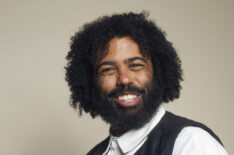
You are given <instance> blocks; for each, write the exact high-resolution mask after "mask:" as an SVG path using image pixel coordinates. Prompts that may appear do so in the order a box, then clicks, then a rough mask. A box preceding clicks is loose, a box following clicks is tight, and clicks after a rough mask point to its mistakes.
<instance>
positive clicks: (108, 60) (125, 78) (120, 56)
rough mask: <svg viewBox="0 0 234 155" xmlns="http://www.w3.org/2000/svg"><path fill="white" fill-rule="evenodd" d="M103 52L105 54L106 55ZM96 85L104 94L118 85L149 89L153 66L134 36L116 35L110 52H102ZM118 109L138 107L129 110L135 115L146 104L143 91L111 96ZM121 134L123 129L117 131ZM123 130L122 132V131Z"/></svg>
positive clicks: (99, 54)
mask: <svg viewBox="0 0 234 155" xmlns="http://www.w3.org/2000/svg"><path fill="white" fill-rule="evenodd" d="M103 52H104V53H105V54H104V56H103ZM94 70H95V75H96V76H95V79H94V80H95V84H96V85H97V87H98V88H100V90H101V95H102V96H108V94H109V93H110V92H111V91H112V90H114V89H116V88H118V87H121V86H122V87H123V86H124V87H127V86H133V87H136V88H141V89H144V90H145V91H146V94H147V90H148V89H147V86H149V85H150V83H151V82H152V78H153V67H152V62H151V60H150V59H148V58H146V57H144V56H143V55H142V54H141V51H140V48H139V46H138V45H137V43H136V42H134V41H133V40H132V39H131V38H130V37H121V38H118V37H115V38H113V39H112V40H110V42H109V44H108V47H107V49H106V51H98V52H97V59H96V62H95V66H94ZM126 95H135V96H136V97H135V98H134V99H133V100H130V101H126V100H124V101H123V100H120V99H119V96H126ZM110 100H113V101H114V102H112V103H114V104H115V108H116V109H118V110H119V111H121V108H119V107H133V106H134V107H136V108H133V109H132V110H129V111H127V112H126V111H125V113H126V115H134V113H136V112H137V111H138V110H139V109H140V108H141V107H142V105H143V104H142V94H137V93H131V92H124V93H122V94H117V95H116V96H114V97H111V98H110ZM115 133H116V134H118V135H119V130H116V131H115ZM120 133H121V132H120Z"/></svg>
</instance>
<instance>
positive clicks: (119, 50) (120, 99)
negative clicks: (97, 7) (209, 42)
mask: <svg viewBox="0 0 234 155" xmlns="http://www.w3.org/2000/svg"><path fill="white" fill-rule="evenodd" d="M146 16H147V15H146V14H144V13H140V14H135V13H126V14H116V15H113V16H109V17H108V16H105V17H102V18H99V19H98V20H96V21H94V22H92V23H89V24H86V25H85V26H84V27H83V29H82V30H81V31H79V32H77V33H76V34H75V36H74V37H72V43H71V50H70V51H69V53H68V55H67V60H68V64H67V67H66V71H67V72H66V80H67V82H68V84H69V86H70V90H71V93H72V94H71V103H72V106H73V107H74V108H77V106H78V107H79V110H80V113H82V111H83V110H84V111H85V112H87V113H90V115H91V116H92V117H93V118H94V117H96V116H99V115H100V116H101V117H102V119H103V120H104V121H106V122H107V123H109V124H110V136H109V137H107V138H106V139H105V140H104V141H102V142H101V143H100V144H98V145H97V146H96V147H94V148H93V149H92V150H91V151H90V152H89V153H88V154H89V155H93V154H97V155H102V154H103V155H121V154H125V155H132V154H136V155H171V154H173V155H193V154H199V155H201V154H202V155H208V154H209V155H211V154H212V155H224V154H227V153H226V151H225V150H224V148H223V146H222V143H221V141H220V140H219V138H218V137H217V136H216V135H215V134H214V133H213V132H212V131H211V130H210V129H209V128H207V127H206V126H205V125H202V124H200V123H198V122H194V121H192V120H188V119H185V118H182V117H179V116H176V115H173V114H172V113H169V112H166V111H165V110H164V109H163V108H162V107H161V106H160V105H161V104H162V103H163V102H165V103H167V102H169V101H173V100H174V99H176V98H178V97H179V94H180V89H181V85H180V82H181V81H182V69H181V63H180V60H179V58H178V56H177V54H176V51H175V49H174V48H173V46H172V44H171V43H170V42H168V41H167V40H166V38H165V36H164V33H163V32H162V31H161V30H160V29H159V28H158V27H157V26H156V25H155V24H154V23H153V22H152V21H150V20H148V19H146Z"/></svg>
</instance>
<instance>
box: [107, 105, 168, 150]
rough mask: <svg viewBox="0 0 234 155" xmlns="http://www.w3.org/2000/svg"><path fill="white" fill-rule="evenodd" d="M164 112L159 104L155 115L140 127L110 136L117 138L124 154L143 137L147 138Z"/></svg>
mask: <svg viewBox="0 0 234 155" xmlns="http://www.w3.org/2000/svg"><path fill="white" fill-rule="evenodd" d="M164 114H165V109H164V108H163V107H161V106H160V107H159V108H158V109H157V111H156V112H155V115H154V116H153V117H152V119H151V120H150V121H149V122H148V123H147V124H145V125H144V126H143V127H141V128H140V129H137V130H130V131H128V132H126V133H125V134H123V135H122V136H120V137H114V136H112V135H110V136H111V137H112V138H113V139H116V140H117V143H118V145H119V147H120V149H121V150H122V152H123V153H124V154H125V153H127V152H129V151H131V150H133V149H134V148H135V147H136V146H137V145H139V144H140V143H141V142H142V141H143V140H145V138H147V136H148V134H149V133H150V132H151V131H152V130H153V128H154V127H155V126H156V125H157V124H158V122H159V121H160V120H161V118H162V117H163V115H164ZM112 138H110V142H109V143H111V139H112ZM107 149H108V148H107Z"/></svg>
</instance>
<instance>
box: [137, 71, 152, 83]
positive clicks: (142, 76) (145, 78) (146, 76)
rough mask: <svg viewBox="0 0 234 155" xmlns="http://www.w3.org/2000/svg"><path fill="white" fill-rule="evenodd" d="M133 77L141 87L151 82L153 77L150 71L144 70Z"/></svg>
mask: <svg viewBox="0 0 234 155" xmlns="http://www.w3.org/2000/svg"><path fill="white" fill-rule="evenodd" d="M135 77H136V79H137V80H136V81H137V83H138V85H139V86H141V87H143V86H145V85H148V84H150V83H151V81H152V79H153V74H152V72H148V71H147V72H146V71H144V72H141V73H138V75H136V76H135Z"/></svg>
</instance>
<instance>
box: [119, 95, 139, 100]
mask: <svg viewBox="0 0 234 155" xmlns="http://www.w3.org/2000/svg"><path fill="white" fill-rule="evenodd" d="M136 97H137V96H136V95H123V96H119V100H124V101H130V100H133V99H134V98H136Z"/></svg>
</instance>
